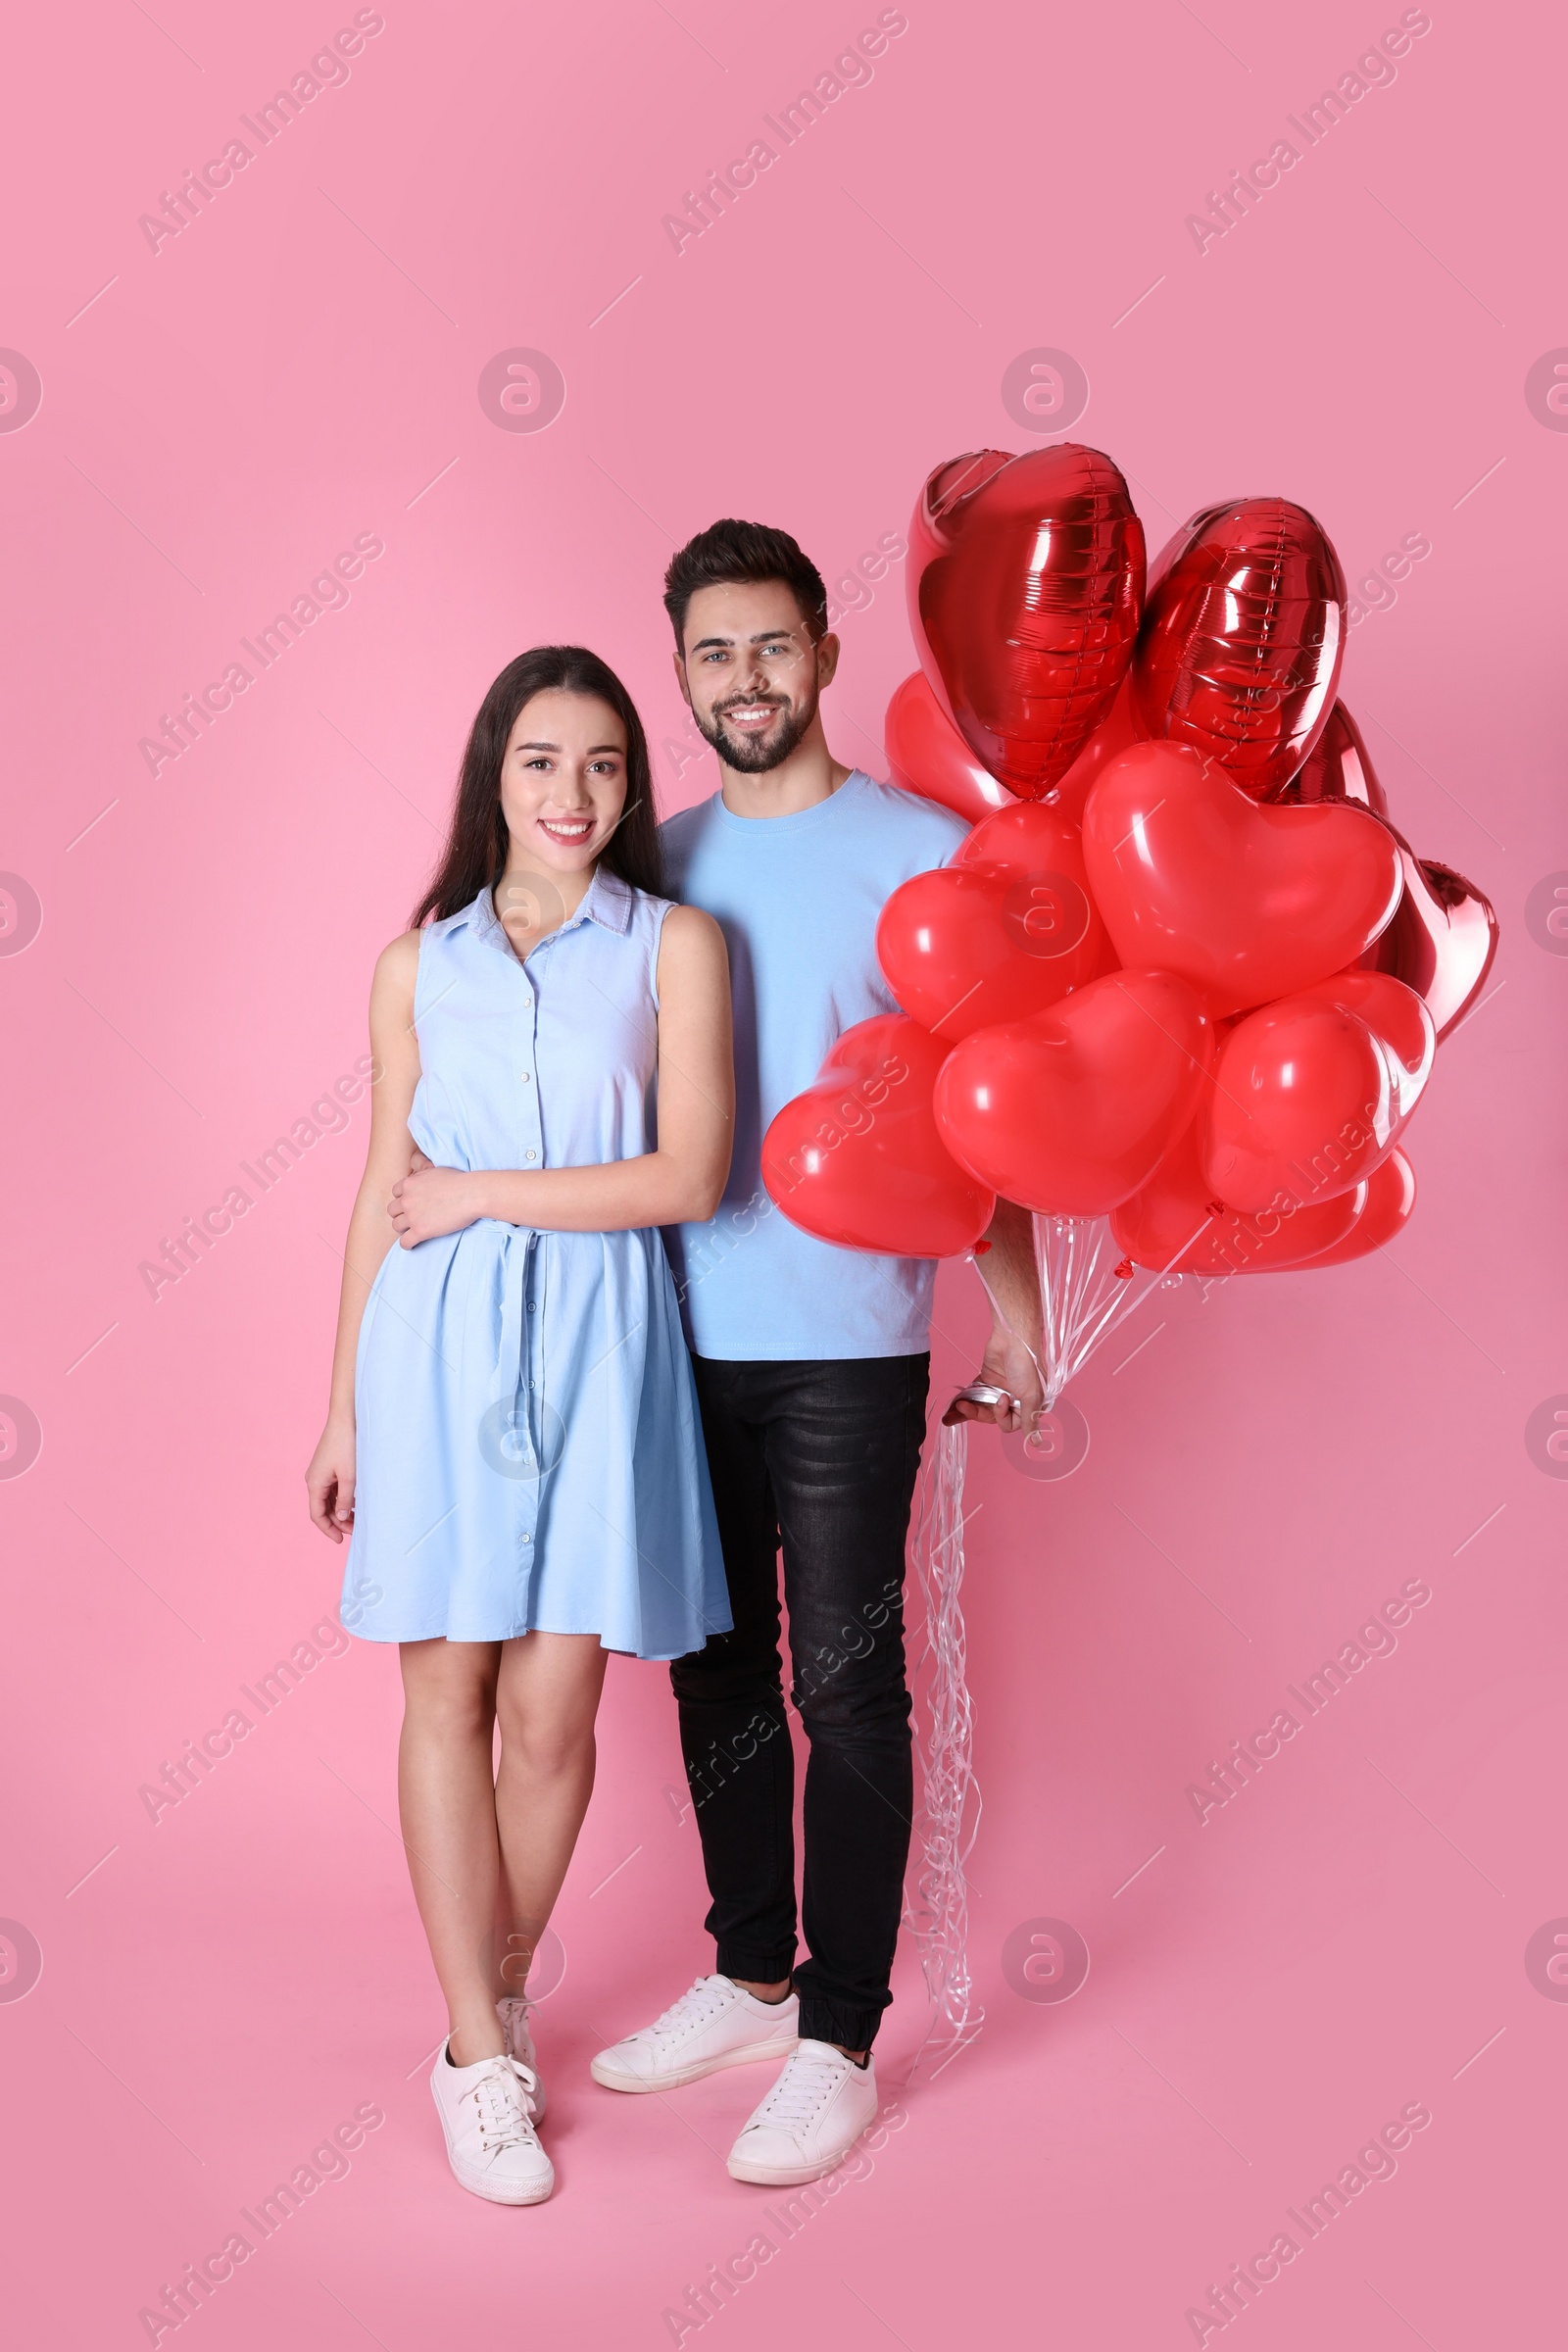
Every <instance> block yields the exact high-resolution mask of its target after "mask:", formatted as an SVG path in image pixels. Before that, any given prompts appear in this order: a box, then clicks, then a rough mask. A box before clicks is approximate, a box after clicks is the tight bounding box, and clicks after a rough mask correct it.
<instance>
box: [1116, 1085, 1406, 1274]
mask: <svg viewBox="0 0 1568 2352" xmlns="http://www.w3.org/2000/svg"><path fill="white" fill-rule="evenodd" d="M1372 1181H1373V1182H1374V1183H1375V1182H1376V1178H1373V1180H1372ZM1367 1189H1368V1188H1367V1187H1366V1186H1365V1185H1357V1186H1356V1187H1355V1189H1354V1190H1353V1191H1352V1192H1348V1193H1339V1194H1337V1195H1336V1196H1335V1198H1334V1199H1333V1200H1332V1201H1312V1202H1309V1203H1308V1204H1307V1205H1305V1206H1304V1207H1303V1206H1301V1205H1299V1203H1298V1202H1296V1201H1294V1200H1293V1199H1287V1200H1285V1201H1282V1202H1281V1203H1280V1205H1279V1206H1278V1207H1276V1208H1270V1209H1265V1210H1262V1211H1261V1212H1259V1213H1258V1214H1256V1215H1251V1216H1250V1215H1245V1214H1244V1213H1243V1212H1242V1211H1241V1210H1240V1209H1235V1208H1227V1207H1226V1206H1225V1205H1224V1203H1223V1202H1222V1201H1216V1200H1215V1199H1214V1196H1213V1194H1212V1193H1211V1192H1210V1191H1209V1188H1208V1185H1207V1182H1206V1181H1205V1179H1204V1176H1203V1171H1202V1168H1201V1164H1200V1161H1199V1156H1198V1124H1197V1121H1194V1122H1193V1123H1192V1124H1191V1125H1190V1126H1189V1127H1187V1129H1186V1130H1185V1131H1184V1132H1183V1134H1182V1135H1180V1136H1179V1137H1178V1138H1177V1140H1176V1142H1175V1143H1174V1144H1173V1145H1172V1147H1171V1149H1170V1150H1169V1152H1166V1154H1165V1157H1164V1158H1163V1159H1162V1160H1161V1161H1160V1163H1159V1166H1158V1167H1157V1168H1156V1169H1155V1170H1154V1173H1153V1175H1152V1177H1151V1178H1150V1180H1149V1182H1148V1183H1147V1184H1146V1185H1143V1186H1142V1187H1141V1188H1140V1190H1139V1191H1138V1192H1136V1193H1135V1194H1134V1195H1133V1196H1132V1199H1131V1200H1130V1201H1123V1202H1122V1204H1121V1206H1120V1207H1118V1208H1115V1209H1113V1210H1112V1211H1111V1217H1110V1231H1111V1238H1112V1239H1113V1240H1114V1242H1115V1244H1116V1247H1117V1248H1118V1249H1119V1250H1124V1251H1125V1252H1126V1254H1127V1256H1128V1257H1130V1258H1131V1259H1132V1261H1133V1263H1134V1265H1138V1266H1146V1267H1147V1268H1148V1269H1149V1271H1150V1272H1151V1273H1153V1274H1166V1273H1172V1274H1204V1275H1212V1276H1223V1275H1226V1274H1270V1273H1280V1272H1283V1271H1284V1270H1285V1268H1287V1267H1289V1266H1299V1265H1303V1264H1305V1263H1307V1262H1308V1261H1310V1260H1311V1259H1312V1258H1314V1257H1315V1256H1316V1255H1317V1254H1318V1252H1319V1251H1320V1250H1328V1249H1332V1248H1333V1247H1334V1245H1335V1244H1336V1243H1338V1242H1343V1241H1344V1240H1345V1238H1346V1236H1347V1235H1348V1234H1349V1233H1350V1232H1351V1231H1352V1230H1353V1229H1354V1226H1355V1221H1356V1219H1357V1217H1358V1216H1359V1215H1360V1213H1361V1209H1362V1207H1363V1205H1364V1203H1365V1199H1366V1194H1367Z"/></svg>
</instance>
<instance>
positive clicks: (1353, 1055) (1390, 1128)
mask: <svg viewBox="0 0 1568 2352" xmlns="http://www.w3.org/2000/svg"><path fill="white" fill-rule="evenodd" d="M1435 1050H1436V1039H1435V1036H1434V1033H1433V1028H1432V1016H1431V1014H1430V1013H1429V1012H1428V1011H1427V1008H1426V1006H1425V1005H1423V1004H1422V1002H1421V1000H1420V998H1419V997H1418V996H1416V995H1415V993H1414V991H1413V990H1411V989H1408V988H1405V987H1403V986H1401V984H1400V983H1399V982H1398V981H1397V980H1391V979H1390V978H1388V976H1387V975H1386V974H1385V973H1382V972H1341V973H1338V974H1336V975H1335V977H1334V978H1333V979H1332V980H1324V981H1320V982H1319V983H1318V984H1317V986H1316V987H1315V988H1310V989H1306V990H1303V991H1302V992H1301V994H1300V995H1299V996H1294V997H1282V998H1280V999H1279V1001H1278V1002H1277V1003H1275V1004H1273V1005H1264V1006H1263V1007H1262V1009H1261V1010H1260V1011H1258V1012H1253V1013H1249V1014H1248V1016H1247V1018H1246V1019H1245V1020H1243V1021H1238V1022H1237V1024H1236V1026H1235V1027H1234V1028H1233V1029H1231V1030H1230V1031H1229V1032H1228V1033H1227V1035H1226V1036H1225V1037H1224V1039H1223V1040H1222V1042H1221V1045H1220V1050H1219V1054H1218V1058H1217V1060H1216V1063H1215V1067H1214V1084H1213V1086H1212V1088H1211V1089H1209V1090H1208V1092H1207V1094H1206V1095H1205V1098H1204V1103H1203V1107H1202V1110H1201V1114H1200V1117H1201V1124H1200V1130H1199V1157H1200V1161H1201V1166H1202V1171H1203V1178H1204V1182H1205V1183H1206V1184H1207V1185H1208V1186H1209V1187H1210V1189H1211V1190H1212V1191H1213V1193H1214V1194H1215V1195H1216V1196H1217V1197H1218V1198H1219V1199H1220V1200H1221V1201H1224V1202H1225V1204H1226V1206H1227V1207H1229V1208H1238V1209H1245V1210H1249V1211H1251V1212H1253V1213H1255V1212H1256V1211H1258V1210H1259V1209H1266V1208H1269V1207H1271V1206H1274V1205H1277V1204H1278V1203H1279V1201H1281V1200H1283V1199H1285V1198H1287V1197H1292V1198H1295V1199H1296V1200H1298V1201H1300V1202H1301V1203H1302V1204H1303V1205H1305V1204H1306V1203H1307V1202H1309V1201H1326V1200H1331V1199H1332V1198H1333V1197H1334V1196H1335V1195H1336V1194H1338V1193H1344V1192H1348V1191H1349V1190H1350V1189H1351V1188H1352V1187H1353V1186H1355V1185H1357V1184H1360V1183H1361V1182H1363V1181H1364V1179H1365V1178H1367V1177H1368V1176H1370V1175H1371V1174H1372V1172H1373V1170H1374V1169H1375V1168H1377V1167H1379V1166H1381V1164H1382V1163H1383V1161H1384V1160H1386V1159H1387V1158H1388V1156H1389V1154H1390V1152H1392V1151H1393V1150H1394V1144H1395V1138H1396V1137H1397V1135H1398V1134H1399V1133H1400V1131H1401V1129H1402V1128H1403V1126H1404V1123H1405V1121H1406V1120H1407V1119H1408V1117H1409V1115H1410V1113H1411V1111H1412V1110H1413V1109H1414V1107H1415V1104H1416V1103H1417V1101H1418V1100H1419V1098H1420V1095H1421V1091H1422V1089H1423V1088H1424V1087H1425V1085H1426V1082H1427V1079H1428V1076H1429V1075H1430V1073H1431V1069H1432V1056H1433V1054H1434V1052H1435Z"/></svg>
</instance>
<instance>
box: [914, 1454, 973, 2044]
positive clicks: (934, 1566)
mask: <svg viewBox="0 0 1568 2352" xmlns="http://www.w3.org/2000/svg"><path fill="white" fill-rule="evenodd" d="M967 1451H968V1432H967V1428H966V1425H965V1424H964V1423H963V1422H961V1421H959V1422H956V1423H955V1424H954V1425H953V1426H952V1427H948V1426H946V1425H944V1426H943V1427H940V1428H939V1429H938V1430H937V1432H936V1441H935V1444H934V1445H933V1446H931V1447H930V1448H929V1450H928V1454H927V1458H926V1464H925V1468H924V1471H923V1472H922V1475H921V1480H920V1493H919V1499H918V1504H917V1509H916V1515H915V1523H914V1531H913V1538H912V1542H911V1544H910V1551H911V1555H912V1558H913V1562H914V1570H915V1574H916V1576H917V1578H918V1579H919V1584H920V1591H921V1593H922V1595H923V1597H924V1600H925V1647H924V1649H923V1650H922V1652H921V1654H920V1657H919V1659H918V1661H917V1663H916V1667H915V1672H914V1674H913V1676H911V1678H910V1679H911V1682H916V1683H918V1682H919V1681H921V1679H922V1677H924V1678H925V1691H924V1701H925V1704H924V1714H925V1718H926V1720H925V1727H924V1740H923V1743H922V1746H921V1756H920V1761H921V1768H922V1775H923V1783H924V1789H923V1803H922V1814H921V1835H920V1853H919V1862H918V1878H917V1889H918V1891H917V1895H916V1899H915V1902H914V1903H913V1904H912V1905H911V1906H910V1908H909V1910H908V1912H907V1918H908V1920H909V1924H910V1926H911V1927H912V1928H913V1930H914V1935H915V1940H916V1942H917V1944H918V1946H919V1950H920V1965H921V1968H922V1970H923V1972H924V1975H925V1982H926V1991H927V1994H928V1996H929V1998H930V2002H931V2023H930V2026H929V2028H928V2029H927V2032H926V2036H925V2039H924V2041H923V2042H922V2043H921V2045H920V2049H919V2052H918V2053H917V2055H916V2061H915V2063H916V2064H918V2063H919V2061H920V2059H921V2058H923V2057H924V2056H925V2055H926V2053H927V2051H928V2050H935V2051H940V2052H941V2054H942V2055H941V2065H945V2064H946V2063H947V2061H948V2059H949V2058H953V2057H956V2055H957V2053H958V2050H959V2049H960V2048H961V2047H962V2046H963V2044H964V2043H965V2042H966V2041H969V2040H972V2039H973V2037H974V2035H975V2034H978V2032H979V2031H980V2028H981V2026H982V2024H983V2023H984V2020H985V2012H984V2010H983V2009H982V2008H981V2007H980V2005H979V2004H978V2002H977V2001H976V2000H975V1997H974V1984H973V1979H972V1978H971V1976H970V1973H969V1890H968V1886H967V1883H966V1881H965V1878H964V1863H965V1861H966V1860H967V1858H968V1854H969V1848H970V1846H971V1845H972V1844H973V1842H974V1838H975V1833H976V1831H977V1830H978V1828H979V1824H980V1791H979V1789H978V1787H977V1785H976V1783H975V1779H974V1772H973V1763H972V1731H973V1713H972V1709H971V1707H970V1704H969V1691H968V1684H967V1681H966V1679H965V1663H966V1642H965V1636H964V1627H963V1610H962V1607H961V1605H960V1598H959V1595H960V1593H961V1589H962V1585H963V1521H964V1514H963V1472H964V1463H965V1460H966V1458H967ZM971 1798H972V1799H973V1804H972V1809H971ZM971 1810H972V1818H971ZM941 2065H939V2066H938V2068H937V2069H936V2070H935V2071H936V2072H940V2071H941Z"/></svg>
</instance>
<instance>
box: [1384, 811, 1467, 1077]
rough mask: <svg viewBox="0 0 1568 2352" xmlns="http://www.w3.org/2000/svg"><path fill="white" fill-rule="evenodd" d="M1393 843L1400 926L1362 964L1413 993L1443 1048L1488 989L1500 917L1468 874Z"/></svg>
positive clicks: (1394, 923) (1403, 844) (1391, 928)
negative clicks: (1397, 870) (1400, 877)
mask: <svg viewBox="0 0 1568 2352" xmlns="http://www.w3.org/2000/svg"><path fill="white" fill-rule="evenodd" d="M1395 839H1396V840H1397V842H1398V845H1399V863H1400V869H1401V872H1402V874H1403V879H1404V888H1403V890H1402V892H1401V893H1400V897H1399V904H1398V906H1397V907H1396V908H1395V910H1394V920H1393V921H1392V922H1391V923H1390V924H1389V927H1388V929H1387V930H1386V931H1385V932H1383V934H1382V935H1381V937H1380V938H1379V939H1378V940H1376V941H1375V942H1374V944H1373V946H1372V947H1371V948H1369V949H1368V951H1367V953H1366V955H1365V956H1363V957H1362V959H1361V960H1362V962H1363V963H1364V964H1366V965H1368V966H1369V967H1370V968H1371V969H1373V970H1375V971H1380V972H1388V973H1390V974H1392V976H1393V977H1394V978H1395V979H1396V980H1402V981H1403V982H1404V985H1405V987H1406V988H1413V989H1414V990H1415V993H1416V995H1417V996H1418V997H1420V998H1421V999H1422V1000H1423V1002H1424V1003H1425V1005H1426V1006H1427V1009H1428V1011H1429V1012H1430V1013H1431V1015H1432V1019H1433V1022H1434V1024H1435V1026H1436V1029H1437V1033H1438V1043H1439V1045H1441V1044H1442V1043H1443V1040H1444V1039H1445V1038H1446V1036H1448V1035H1449V1033H1450V1032H1451V1031H1452V1030H1454V1029H1456V1028H1457V1027H1458V1025H1459V1023H1460V1022H1461V1021H1462V1020H1463V1018H1464V1016H1465V1014H1466V1013H1467V1012H1468V1011H1469V1009H1470V1007H1471V1005H1473V1004H1474V1003H1475V1001H1476V999H1477V998H1478V997H1479V996H1480V994H1481V991H1482V989H1483V988H1484V987H1485V986H1486V983H1487V974H1488V973H1489V972H1490V971H1491V969H1492V959H1493V957H1494V956H1495V955H1496V953H1497V918H1496V916H1495V914H1494V913H1493V911H1492V907H1491V904H1490V903H1489V901H1488V900H1487V899H1485V898H1484V897H1483V896H1482V894H1481V892H1480V891H1479V890H1477V888H1476V886H1475V884H1474V883H1473V882H1467V881H1466V880H1465V878H1464V876H1463V874H1456V873H1455V872H1454V870H1453V868H1452V866H1450V865H1438V864H1436V863H1435V862H1434V861H1433V860H1432V859H1431V858H1417V856H1416V855H1415V852H1414V851H1413V850H1412V849H1411V848H1410V846H1409V844H1408V843H1407V842H1406V841H1405V840H1404V839H1403V837H1402V836H1401V835H1398V834H1396V835H1395Z"/></svg>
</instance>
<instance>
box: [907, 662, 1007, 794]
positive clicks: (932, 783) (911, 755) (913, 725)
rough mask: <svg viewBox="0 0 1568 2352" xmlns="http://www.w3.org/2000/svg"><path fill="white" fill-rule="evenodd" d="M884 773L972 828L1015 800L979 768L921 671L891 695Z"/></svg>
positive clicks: (908, 790)
mask: <svg viewBox="0 0 1568 2352" xmlns="http://www.w3.org/2000/svg"><path fill="white" fill-rule="evenodd" d="M882 743H883V749H884V750H885V751H886V753H887V756H888V772H889V774H890V776H891V778H892V780H893V782H894V783H895V784H897V785H899V786H901V787H902V789H903V790H904V791H905V792H917V793H919V794H920V795H921V796H922V797H923V798H924V799H925V800H928V801H939V802H940V803H941V804H942V806H943V808H944V809H953V811H954V812H955V814H956V815H958V816H961V817H965V818H967V820H968V822H969V823H970V824H971V825H972V824H974V823H976V822H977V821H978V820H979V818H981V817H982V816H989V815H990V813H991V811H992V809H1006V808H1009V807H1010V806H1012V804H1013V799H1014V796H1013V794H1011V793H1010V792H1009V791H1008V790H1007V787H1006V786H1005V784H999V783H998V781H997V779H996V777H995V776H994V775H992V773H991V771H990V769H989V768H985V767H982V766H981V764H980V762H979V760H977V759H976V758H975V756H974V754H973V752H971V751H970V749H969V746H968V745H967V744H966V743H965V742H964V740H963V737H962V736H961V735H960V734H959V733H958V731H957V729H956V727H955V725H954V724H953V721H952V720H951V719H950V718H949V716H948V714H947V712H946V711H944V710H943V708H942V706H941V704H940V703H939V702H938V701H937V698H936V696H935V695H934V694H933V693H932V691H931V687H930V683H929V681H928V680H927V677H926V674H925V671H924V670H923V669H917V670H916V671H915V672H914V674H913V676H912V677H907V678H906V679H905V681H904V683H903V685H902V686H896V687H895V688H894V690H893V700H892V701H891V702H890V703H889V705H888V709H887V716H886V718H885V719H884V720H883V722H882Z"/></svg>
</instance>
